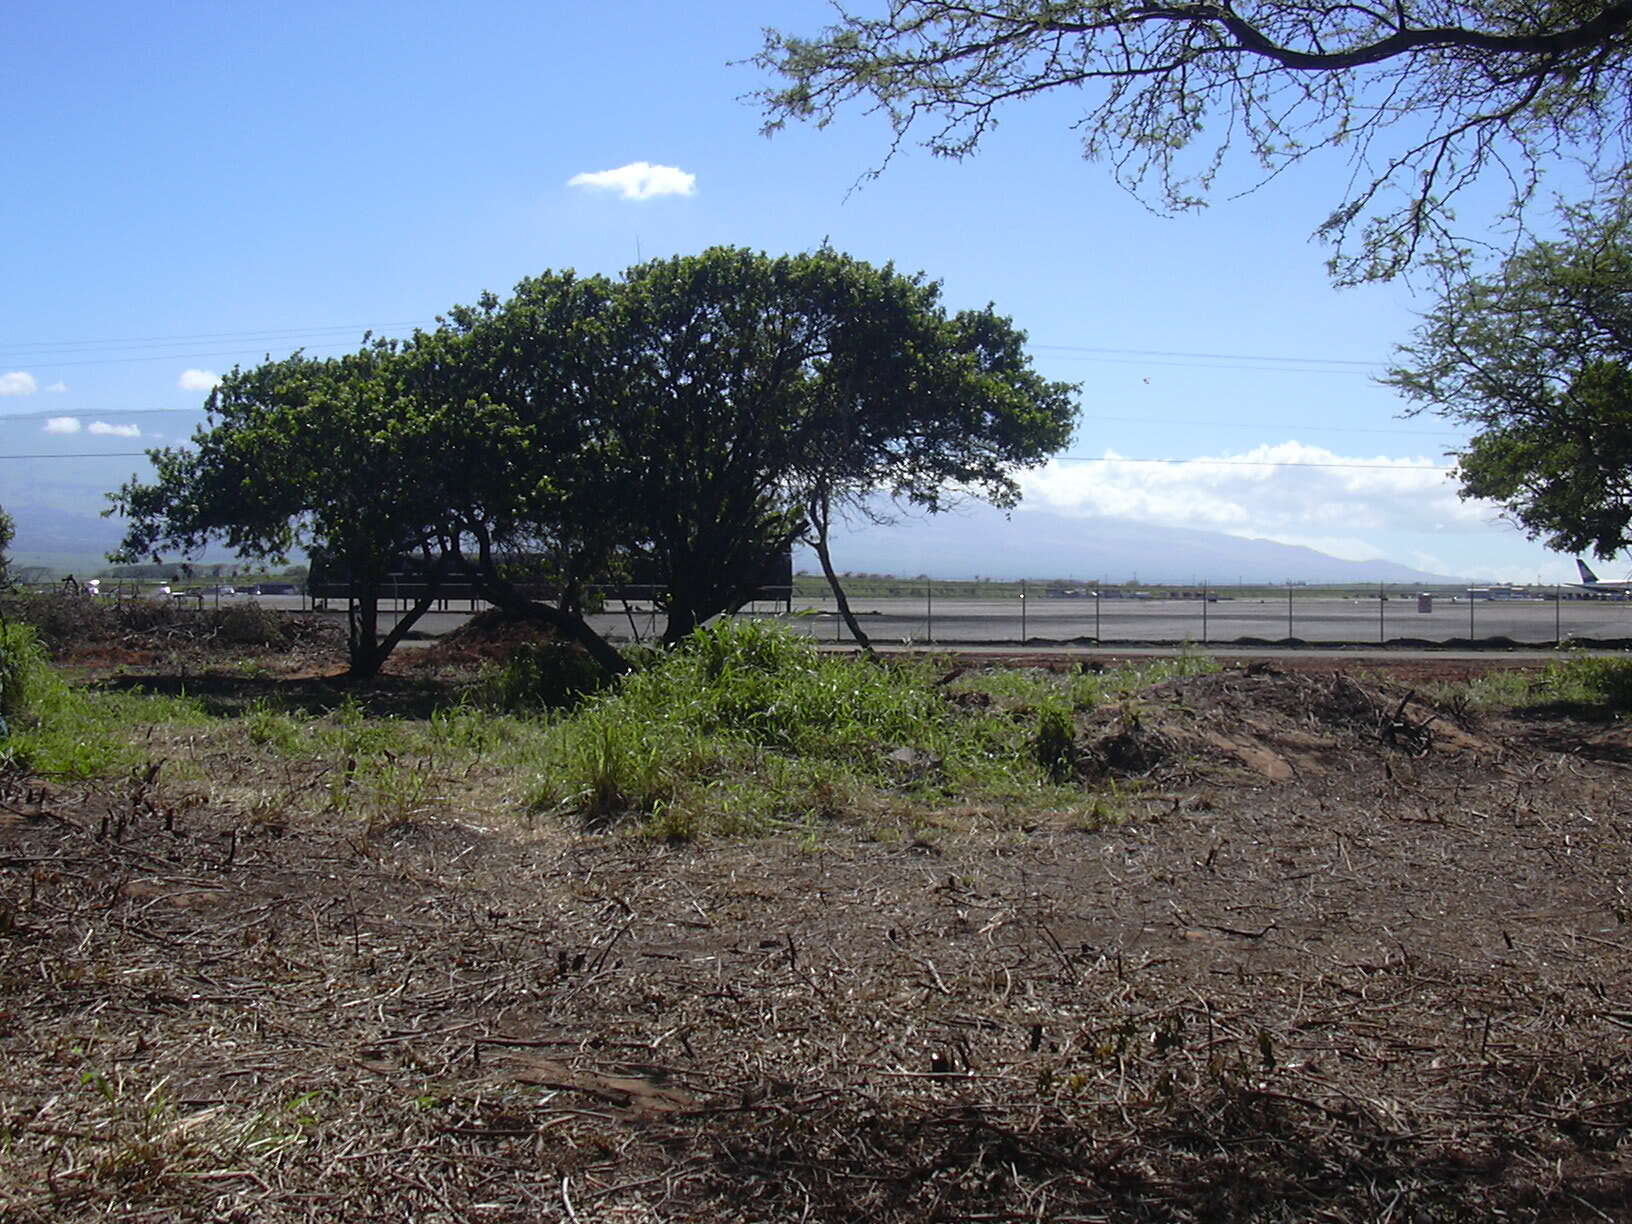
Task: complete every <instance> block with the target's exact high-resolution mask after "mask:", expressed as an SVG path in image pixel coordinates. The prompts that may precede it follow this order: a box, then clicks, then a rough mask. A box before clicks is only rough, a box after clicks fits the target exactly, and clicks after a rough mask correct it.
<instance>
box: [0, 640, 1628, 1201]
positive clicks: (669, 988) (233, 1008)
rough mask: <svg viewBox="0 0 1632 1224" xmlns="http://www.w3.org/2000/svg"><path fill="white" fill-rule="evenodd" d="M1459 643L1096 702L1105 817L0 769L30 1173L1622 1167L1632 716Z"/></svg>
mask: <svg viewBox="0 0 1632 1224" xmlns="http://www.w3.org/2000/svg"><path fill="white" fill-rule="evenodd" d="M309 662H310V661H307V663H306V664H303V665H302V670H303V672H304V674H305V675H307V676H310V675H312V673H313V670H314V669H313V668H312V667H311V666H310V665H309ZM1478 666H1479V665H1478V664H1477V663H1472V664H1468V663H1456V664H1454V665H1449V664H1431V665H1421V664H1412V665H1403V666H1399V667H1395V666H1385V665H1383V664H1381V663H1380V662H1370V661H1368V662H1367V663H1366V664H1365V665H1364V668H1363V670H1357V669H1355V668H1352V667H1351V668H1349V669H1347V670H1345V669H1344V667H1343V666H1342V665H1334V664H1333V663H1332V662H1331V661H1329V660H1328V661H1325V662H1320V661H1318V660H1316V661H1312V662H1311V663H1310V664H1309V665H1307V666H1304V665H1298V666H1289V665H1287V664H1285V663H1281V662H1270V663H1267V664H1266V663H1257V664H1251V665H1247V664H1243V665H1241V666H1236V667H1231V668H1230V669H1228V670H1225V671H1223V672H1220V673H1217V674H1215V675H1211V676H1202V677H1192V678H1187V679H1183V680H1177V681H1171V682H1168V683H1166V684H1164V685H1162V686H1160V687H1159V688H1158V689H1156V690H1154V691H1152V692H1151V693H1149V694H1147V695H1146V696H1145V697H1144V698H1142V699H1141V700H1140V701H1139V702H1138V703H1137V705H1136V706H1125V707H1118V708H1111V709H1106V710H1103V711H1099V712H1096V713H1095V714H1094V715H1093V716H1091V717H1089V718H1087V719H1085V720H1083V722H1082V723H1081V725H1079V728H1078V749H1079V755H1078V769H1079V773H1080V775H1081V777H1082V780H1083V785H1085V786H1093V787H1096V788H1101V789H1103V790H1104V791H1105V793H1106V794H1107V795H1108V796H1109V797H1110V799H1109V800H1108V803H1109V804H1110V805H1111V808H1113V809H1114V811H1113V812H1112V814H1113V815H1114V816H1116V817H1117V818H1118V820H1119V823H1113V824H1111V825H1110V826H1109V827H1105V828H1102V829H1097V830H1091V831H1085V830H1083V829H1081V828H1075V827H1071V826H1070V825H1069V824H1068V823H1066V822H1064V821H1051V820H1048V819H1038V820H1037V821H1036V822H1035V824H1029V825H1027V824H1018V823H1010V824H1007V825H1002V824H999V825H993V824H991V823H989V822H988V823H982V822H981V821H978V820H972V819H960V818H959V817H958V814H957V813H948V814H947V819H946V820H945V821H944V822H941V823H940V824H931V825H929V826H927V827H925V828H923V829H920V830H918V831H917V833H916V835H915V836H912V837H910V838H909V837H900V838H895V839H891V838H881V837H878V836H877V834H876V832H875V833H873V834H871V835H864V834H863V832H862V831H861V830H857V829H849V828H845V827H835V828H833V829H831V830H828V831H825V832H824V834H823V835H822V836H820V837H817V838H811V839H807V840H805V841H802V842H794V841H791V840H788V839H767V840H760V841H735V842H713V843H701V844H686V845H663V844H655V843H652V842H648V841H641V840H637V839H634V838H630V837H626V836H617V835H599V836H591V835H587V834H584V833H580V832H577V831H573V830H566V829H550V830H535V831H533V832H530V833H529V832H525V831H523V830H522V829H521V828H519V827H518V826H517V825H516V824H515V823H514V822H513V821H511V820H509V819H507V818H506V817H505V816H504V815H503V814H500V813H484V812H481V811H465V810H449V811H447V812H445V813H443V814H441V815H439V816H438V817H437V818H435V819H425V820H416V821H413V822H411V823H405V824H402V825H398V826H393V827H389V828H385V829H379V830H375V831H373V832H371V833H361V832H359V829H358V828H357V827H356V825H355V824H349V825H345V826H344V827H342V826H341V825H340V824H337V823H335V822H333V821H322V820H318V819H315V818H314V819H311V820H309V821H306V822H282V823H275V822H264V821H259V822H258V821H254V820H248V819H246V818H245V817H244V816H243V814H241V813H234V812H227V811H219V810H213V809H212V808H210V807H209V806H207V805H204V806H199V805H194V804H190V803H189V802H188V801H187V800H186V798H185V795H184V793H183V790H182V789H181V788H175V787H172V786H170V785H169V784H168V783H167V780H166V778H165V777H164V775H163V771H162V770H161V771H160V773H159V774H158V775H157V776H152V777H149V776H145V775H144V776H136V777H132V778H129V779H126V780H123V781H121V782H120V783H118V784H116V785H111V786H110V785H101V786H65V785H58V784H43V783H40V782H38V781H34V780H30V779H26V778H18V777H9V778H4V779H0V1219H4V1220H7V1221H11V1220H16V1221H36V1220H38V1221H44V1220H52V1221H60V1220H78V1219H85V1220H89V1219H104V1218H116V1219H132V1220H134V1219H146V1218H152V1219H189V1220H194V1219H196V1220H243V1221H250V1220H254V1221H262V1220H269V1221H282V1220H363V1219H369V1220H373V1219H408V1218H413V1219H415V1220H446V1221H453V1220H460V1221H464V1220H516V1221H521V1220H567V1221H614V1220H618V1221H658V1220H663V1221H668V1220H686V1221H691V1220H696V1221H703V1220H742V1221H748V1220H754V1221H781V1220H790V1221H791V1220H827V1221H841V1220H853V1219H861V1218H867V1219H871V1220H876V1221H908V1220H914V1221H916V1220H1004V1221H1010V1220H1012V1221H1019V1220H1053V1221H1086V1220H1139V1221H1238V1220H1239V1221H1246V1220H1254V1221H1257V1220H1262V1221H1270V1220H1275V1221H1293V1220H1300V1221H1301V1220H1355V1221H1359V1220H1366V1221H1383V1220H1388V1221H1411V1222H1419V1221H1421V1222H1426V1221H1448V1220H1468V1221H1473V1220H1480V1221H1483V1220H1493V1219H1507V1220H1571V1221H1574V1220H1626V1219H1629V1218H1632V1135H1629V1126H1632V925H1629V924H1632V895H1629V887H1632V885H1629V867H1632V800H1629V798H1628V794H1629V792H1628V789H1627V785H1626V784H1627V780H1628V775H1627V769H1628V764H1629V762H1632V734H1629V732H1628V731H1627V730H1626V729H1625V728H1622V727H1620V726H1617V725H1614V724H1607V723H1596V722H1589V721H1583V720H1581V719H1580V718H1578V717H1575V716H1572V715H1570V714H1568V713H1566V712H1552V711H1542V712H1539V713H1537V714H1535V715H1533V716H1531V717H1528V718H1526V719H1522V720H1521V719H1515V718H1509V717H1476V716H1474V715H1471V714H1469V713H1467V712H1466V711H1465V710H1457V709H1450V708H1444V709H1435V708H1431V707H1430V706H1428V705H1427V704H1425V703H1424V702H1423V700H1422V699H1420V698H1418V697H1414V696H1412V694H1413V692H1414V691H1416V690H1420V688H1421V686H1422V685H1423V684H1425V683H1426V682H1427V681H1428V680H1431V679H1444V678H1446V676H1447V669H1448V668H1454V669H1471V668H1477V667H1478ZM318 670H320V669H318ZM243 682H244V683H249V681H248V680H245V681H243Z"/></svg>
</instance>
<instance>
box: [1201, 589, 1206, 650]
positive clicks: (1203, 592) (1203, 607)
mask: <svg viewBox="0 0 1632 1224" xmlns="http://www.w3.org/2000/svg"><path fill="white" fill-rule="evenodd" d="M1201 644H1202V645H1203V646H1205V645H1207V582H1206V580H1205V579H1203V580H1202V583H1201Z"/></svg>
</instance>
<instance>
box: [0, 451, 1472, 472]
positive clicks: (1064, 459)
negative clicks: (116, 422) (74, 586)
mask: <svg viewBox="0 0 1632 1224" xmlns="http://www.w3.org/2000/svg"><path fill="white" fill-rule="evenodd" d="M146 454H147V452H146V451H56V452H53V453H51V454H46V455H0V460H7V459H134V458H141V457H144V456H145V455H146ZM1055 458H1056V459H1057V460H1058V461H1059V462H1061V463H1158V464H1183V463H1193V464H1196V465H1198V466H1202V465H1205V466H1208V467H1272V468H1337V469H1347V470H1351V471H1368V472H1411V473H1415V472H1454V471H1456V469H1455V468H1454V467H1425V466H1417V465H1414V464H1413V465H1402V464H1397V463H1305V462H1302V461H1300V460H1292V459H1124V458H1122V457H1120V456H1115V455H1057V456H1055Z"/></svg>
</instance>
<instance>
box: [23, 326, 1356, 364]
mask: <svg viewBox="0 0 1632 1224" xmlns="http://www.w3.org/2000/svg"><path fill="white" fill-rule="evenodd" d="M434 322H435V320H430V319H403V320H397V321H393V322H389V323H374V324H363V323H321V324H310V325H307V326H304V327H285V328H261V329H245V330H242V331H219V332H186V333H177V334H173V335H168V336H121V337H110V338H106V339H100V340H89V339H81V340H34V341H26V342H18V343H15V344H6V345H0V359H3V360H5V361H6V362H8V363H15V362H19V361H25V360H38V361H41V362H45V363H48V364H50V365H53V366H55V365H102V364H114V363H119V362H129V361H163V360H177V361H182V360H189V359H202V358H205V357H226V356H233V355H235V354H237V353H241V352H245V351H248V350H250V349H253V348H258V347H261V346H263V345H268V344H274V343H275V342H277V341H284V342H287V341H290V340H298V339H300V338H302V337H312V338H314V339H324V338H327V337H329V336H332V335H333V334H334V333H352V334H358V335H360V334H361V333H363V332H372V333H375V334H382V335H383V334H386V333H388V332H390V331H393V330H396V329H399V328H403V329H407V328H425V327H430V326H433V325H434ZM218 343H237V344H238V345H239V346H240V347H238V348H234V349H230V350H225V351H222V350H219V349H216V350H214V351H211V352H205V353H200V352H169V353H160V354H150V355H143V356H106V357H85V358H81V359H79V360H74V361H62V360H58V358H59V357H62V356H68V355H78V354H84V353H89V352H95V351H96V350H98V349H101V350H107V351H111V352H121V351H129V350H135V349H144V348H147V349H151V348H173V347H175V346H178V345H192V344H210V345H212V346H213V345H215V344H218ZM1029 347H1030V348H1031V349H1032V351H1033V352H1037V353H1047V354H1050V355H1053V356H1055V357H1057V358H1064V359H1067V360H1087V361H1105V362H1113V363H1125V364H1153V363H1154V364H1158V365H1180V366H1184V367H1188V368H1204V369H1205V368H1213V369H1218V368H1222V369H1258V370H1270V371H1273V370H1283V371H1284V370H1286V369H1287V368H1291V369H1293V370H1299V371H1302V372H1309V373H1326V374H1333V373H1347V374H1363V373H1368V372H1370V371H1374V370H1377V369H1379V368H1381V367H1382V365H1383V362H1380V361H1366V360H1361V359H1358V358H1353V357H1289V356H1283V355H1277V354H1264V353H1213V352H1200V351H1191V350H1187V349H1146V348H1116V347H1112V346H1108V345H1086V344H1041V343H1037V344H1032V345H1030V346H1029ZM1206 362H1229V363H1231V364H1229V365H1226V366H1207V365H1199V366H1198V363H1206ZM1242 362H1258V363H1265V362H1268V363H1272V364H1269V365H1263V364H1260V365H1256V366H1248V365H1242V364H1240V363H1242ZM1322 367H1325V368H1322Z"/></svg>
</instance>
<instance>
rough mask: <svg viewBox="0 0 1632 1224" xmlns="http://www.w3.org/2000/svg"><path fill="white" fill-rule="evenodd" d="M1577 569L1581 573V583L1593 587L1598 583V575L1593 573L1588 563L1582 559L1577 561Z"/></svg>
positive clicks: (1578, 558)
mask: <svg viewBox="0 0 1632 1224" xmlns="http://www.w3.org/2000/svg"><path fill="white" fill-rule="evenodd" d="M1575 568H1576V569H1578V570H1580V571H1581V581H1582V582H1584V583H1586V584H1587V585H1588V586H1592V585H1593V584H1594V583H1596V582H1597V581H1598V575H1597V574H1595V573H1593V572H1592V570H1591V569H1589V568H1588V567H1587V563H1586V562H1585V561H1583V560H1581V558H1580V557H1577V558H1576V559H1575Z"/></svg>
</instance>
